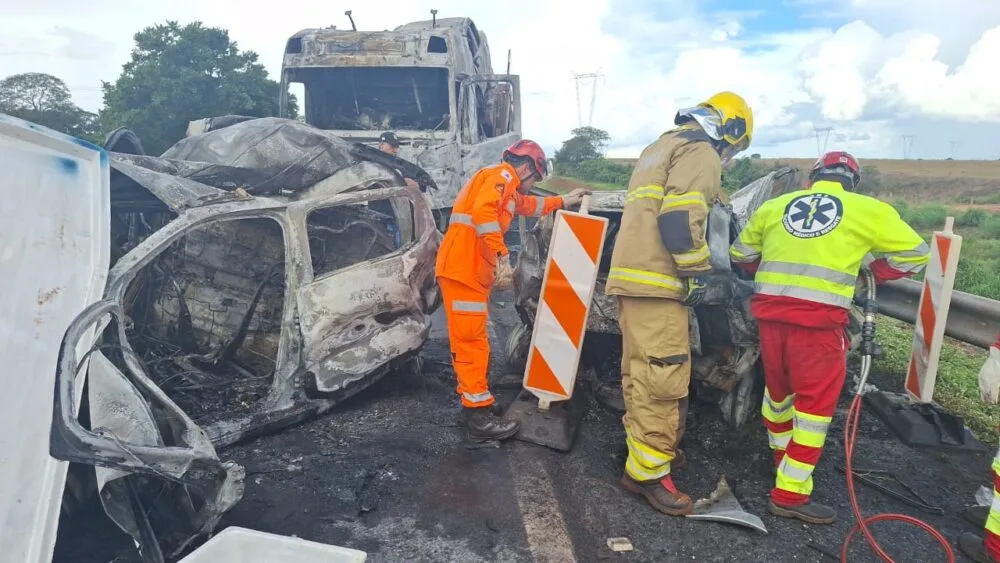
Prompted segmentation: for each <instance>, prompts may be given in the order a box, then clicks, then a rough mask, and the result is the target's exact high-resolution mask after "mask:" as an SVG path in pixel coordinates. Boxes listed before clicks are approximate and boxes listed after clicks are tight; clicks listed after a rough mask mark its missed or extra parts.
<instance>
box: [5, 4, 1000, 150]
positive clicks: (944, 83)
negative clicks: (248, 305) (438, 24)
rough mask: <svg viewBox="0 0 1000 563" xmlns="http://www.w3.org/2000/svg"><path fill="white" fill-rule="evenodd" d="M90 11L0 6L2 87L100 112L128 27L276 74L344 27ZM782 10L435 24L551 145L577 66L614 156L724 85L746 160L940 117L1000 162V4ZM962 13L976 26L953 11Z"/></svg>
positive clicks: (884, 144) (481, 7) (381, 22)
mask: <svg viewBox="0 0 1000 563" xmlns="http://www.w3.org/2000/svg"><path fill="white" fill-rule="evenodd" d="M88 1H89V2H90V4H91V5H90V6H89V8H88V10H80V9H77V8H78V6H79V5H80V2H79V1H77V2H72V1H70V0H40V1H39V2H35V3H33V5H34V8H31V9H29V8H28V7H22V8H21V9H20V10H15V11H9V10H7V11H5V17H4V19H3V21H0V76H2V75H6V74H11V73H14V72H25V71H29V70H37V71H42V72H50V73H52V74H55V75H57V76H60V77H61V78H63V79H64V80H66V81H67V83H69V84H70V86H71V87H72V88H73V90H74V98H75V99H76V100H77V102H78V103H80V104H81V105H84V107H87V109H91V110H94V109H97V108H98V107H99V106H100V103H101V97H100V91H99V86H100V81H101V80H109V81H110V80H114V79H115V77H116V76H117V74H118V72H120V69H121V65H122V64H123V63H124V62H125V61H126V60H127V58H128V53H129V51H130V49H131V46H132V45H131V36H132V34H133V33H134V32H135V31H137V30H139V29H140V28H142V27H144V26H147V25H151V24H154V23H159V22H163V21H165V20H166V19H177V20H179V21H181V22H182V23H184V22H189V21H193V20H196V19H197V20H201V21H203V22H205V24H206V25H213V26H219V27H225V28H227V29H229V30H230V34H231V37H232V38H233V39H234V40H236V41H237V42H238V43H239V45H240V47H241V48H244V49H253V50H255V51H257V52H258V53H259V54H260V55H261V62H263V63H264V64H265V65H266V66H267V68H268V70H269V71H270V72H271V73H272V75H273V76H275V77H277V74H278V72H279V70H280V64H281V53H282V48H283V46H284V42H285V39H286V38H287V37H288V36H290V35H291V34H292V33H294V32H296V31H298V30H299V29H302V28H306V27H322V26H325V25H330V24H336V25H338V27H340V28H344V27H347V26H348V25H349V23H348V21H347V18H346V17H345V16H343V11H342V9H340V8H334V7H332V5H331V4H330V3H329V2H325V1H320V0H305V1H303V2H300V3H299V4H297V5H296V9H295V10H277V11H274V10H268V11H266V12H264V11H260V12H258V11H254V10H238V11H234V10H232V8H231V6H230V5H229V3H227V2H222V1H221V0H175V1H174V2H172V3H171V4H170V6H169V7H168V6H160V5H155V4H151V5H144V6H143V7H142V8H134V9H130V10H125V9H123V8H122V6H124V5H125V4H123V3H122V2H121V1H120V0H114V1H115V2H118V3H117V4H116V5H114V6H111V5H110V4H105V3H99V2H94V1H93V0H88ZM789 1H791V2H798V3H802V2H808V3H809V4H810V6H809V12H810V13H813V14H821V15H822V16H823V17H819V18H814V19H808V20H804V23H802V25H801V26H799V28H798V29H795V28H789V27H786V28H785V29H784V30H783V31H781V32H777V33H765V34H761V33H759V32H756V31H755V29H759V28H758V27H756V26H757V25H758V24H759V23H761V22H764V23H766V22H768V21H770V19H773V18H775V16H774V15H773V14H764V13H760V12H749V11H743V12H738V11H728V12H709V11H707V9H706V8H705V7H704V5H703V4H700V3H699V2H696V1H690V0H688V1H682V0H665V1H660V2H655V3H654V2H650V1H649V0H598V1H596V2H593V3H591V4H589V5H588V6H587V9H580V8H578V7H577V5H576V2H574V1H572V0H511V1H509V2H506V3H503V4H496V3H475V4H473V3H467V2H462V1H459V0H435V1H434V2H433V7H435V8H437V9H438V16H439V17H449V16H455V15H467V16H470V17H472V18H473V19H474V20H475V21H476V23H477V24H478V25H479V26H480V28H481V29H482V30H484V31H485V33H486V35H487V37H488V40H489V43H490V47H491V49H492V60H493V65H494V69H495V70H498V71H499V70H501V69H502V68H503V66H504V65H505V63H506V58H507V56H506V55H507V50H508V49H512V51H513V66H512V69H513V71H514V72H516V73H518V74H520V75H521V81H522V91H523V99H522V101H523V106H524V108H523V117H524V120H525V127H524V129H525V131H524V133H525V135H526V136H530V137H533V138H536V139H537V140H539V141H541V142H542V143H543V144H544V145H545V146H546V148H547V149H549V150H552V149H555V148H557V147H558V145H559V143H560V142H561V141H562V140H563V139H565V138H566V137H567V136H568V134H569V131H570V129H572V128H573V127H575V126H576V125H577V108H576V94H575V89H574V83H573V79H572V76H573V73H574V72H576V73H585V72H593V71H596V70H598V69H600V70H601V73H602V74H604V75H605V76H604V77H603V79H602V80H601V81H600V82H599V83H598V87H597V103H596V111H595V115H594V123H593V124H594V126H596V127H600V128H602V129H606V130H607V131H609V132H610V133H611V135H612V138H613V143H612V148H613V151H612V154H622V153H623V152H625V153H632V154H634V153H635V152H637V151H638V150H639V149H641V147H642V146H644V145H645V144H646V143H648V142H650V141H651V140H652V139H653V138H655V137H656V136H657V135H658V134H660V133H661V132H663V131H664V130H666V129H668V128H669V127H670V126H671V125H672V122H673V117H674V113H675V112H676V110H677V109H678V108H679V107H684V106H687V105H691V104H694V103H697V102H698V101H700V100H701V99H703V98H704V97H706V96H708V95H710V94H711V93H713V92H715V91H718V90H723V89H725V90H733V91H736V92H738V93H740V94H742V95H743V96H744V97H746V98H747V100H748V101H749V102H750V104H751V105H752V107H753V109H754V112H755V126H756V135H755V143H754V146H753V147H752V148H751V151H750V152H761V153H764V154H765V155H777V154H782V155H783V156H813V155H814V154H815V151H816V141H815V137H814V135H813V129H814V127H822V126H833V127H834V134H833V135H831V139H830V145H831V146H830V148H833V146H832V145H834V144H836V145H837V146H838V147H844V148H848V149H849V150H855V151H858V152H859V153H860V154H861V155H863V156H868V157H869V158H872V157H876V156H878V157H882V156H897V157H898V156H899V154H900V152H901V151H900V149H899V143H900V141H899V135H901V134H912V131H916V130H919V129H921V127H926V126H927V124H928V123H932V121H930V120H935V121H933V123H934V127H935V130H941V129H942V128H943V129H944V130H945V131H943V132H942V133H941V135H942V136H943V137H950V136H953V135H964V136H965V137H963V139H962V140H963V141H964V142H963V145H962V146H963V147H968V149H963V150H966V151H968V156H975V157H992V158H996V157H997V156H998V155H996V154H993V153H992V152H991V151H993V150H994V149H993V148H987V143H980V142H978V141H977V140H976V139H972V138H969V136H983V138H989V139H992V135H993V134H992V127H995V126H988V125H985V124H983V125H977V124H976V123H974V122H993V123H995V122H997V121H1000V74H998V73H997V72H996V71H995V70H994V69H993V68H992V66H994V65H993V63H992V61H991V60H989V59H990V58H991V57H990V55H991V54H993V55H994V57H995V54H996V53H1000V4H997V5H996V6H994V4H996V3H994V2H984V1H983V0H950V1H949V2H947V3H943V2H940V1H937V0H854V1H853V2H852V3H843V2H840V1H834V0H789ZM945 4H947V5H945ZM74 6H76V7H74ZM104 6H107V7H104ZM431 7H432V6H431V4H429V3H427V4H425V3H420V2H412V1H407V0H385V1H383V2H381V3H379V4H378V7H377V9H376V8H374V7H373V8H371V9H366V8H364V7H360V8H361V9H357V7H356V8H355V9H354V18H355V21H356V22H357V24H358V27H359V28H360V29H391V28H392V27H395V26H396V25H399V24H401V23H405V22H408V21H414V20H420V19H428V18H429V13H428V11H429V9H430V8H431ZM43 8H44V9H43ZM963 10H965V11H964V12H963ZM963 13H964V14H968V15H967V16H966V17H956V16H955V15H956V14H963ZM515 14H516V15H515ZM522 16H524V17H522ZM781 17H785V18H786V19H787V17H786V16H781ZM112 24H113V25H112ZM102 42H104V43H103V44H102ZM67 49H68V50H69V51H67ZM589 94H590V85H589V83H587V84H586V85H584V84H582V83H581V98H582V100H581V101H582V103H583V105H584V108H583V119H584V120H586V119H587V113H588V106H589V101H590V95H589ZM963 123H964V125H961V127H960V126H959V125H960V124H963ZM987 129H990V130H989V131H987ZM952 131H953V132H952ZM987 135H989V137H986V136H987ZM934 142H936V141H934V140H932V139H927V140H926V141H925V142H923V143H921V142H920V141H919V140H918V143H917V144H916V146H919V147H926V149H925V150H926V151H928V153H927V154H921V153H920V152H919V151H918V150H917V149H916V148H915V150H914V154H915V155H919V156H923V157H925V158H926V157H934V156H937V157H944V156H948V148H949V147H948V146H947V145H948V143H947V142H944V143H945V146H943V147H939V146H938V145H936V144H933V143H934ZM977 147H978V148H977ZM997 150H1000V149H997ZM975 151H979V152H975Z"/></svg>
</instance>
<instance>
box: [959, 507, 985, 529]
mask: <svg viewBox="0 0 1000 563" xmlns="http://www.w3.org/2000/svg"><path fill="white" fill-rule="evenodd" d="M989 516H990V507H989V505H987V506H968V507H966V508H965V509H964V510H962V518H964V519H965V521H966V522H968V523H970V524H972V525H973V526H975V527H977V528H984V527H986V519H987V518H989Z"/></svg>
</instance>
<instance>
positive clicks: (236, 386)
mask: <svg viewBox="0 0 1000 563" xmlns="http://www.w3.org/2000/svg"><path fill="white" fill-rule="evenodd" d="M105 145H106V148H107V149H108V150H109V151H110V160H111V169H112V173H111V198H112V201H111V212H112V226H111V239H112V249H111V257H112V267H111V270H110V272H109V277H108V283H107V286H106V290H105V294H104V299H103V300H102V301H99V302H97V303H95V304H94V305H92V306H91V307H89V308H88V309H86V310H85V311H83V312H82V313H81V314H80V315H79V316H78V317H77V318H76V319H75V320H74V321H73V323H72V324H71V325H70V326H69V328H68V329H67V331H66V335H65V338H64V341H63V346H62V350H61V357H60V362H59V370H58V373H57V379H56V394H55V409H54V413H53V421H52V430H51V443H50V452H51V455H52V456H53V457H56V458H58V459H62V460H68V461H71V462H76V463H75V464H74V466H73V469H72V470H71V474H73V475H75V478H76V479H80V478H81V475H83V476H84V477H82V478H83V479H86V478H87V477H86V476H88V475H89V479H90V480H91V482H92V480H93V479H94V477H95V472H94V471H89V473H88V470H87V467H88V466H94V467H96V481H97V490H99V492H100V499H101V502H102V503H103V505H104V509H105V511H106V512H107V513H108V515H109V516H110V517H111V518H112V520H113V521H114V522H115V523H116V524H117V525H118V526H119V527H121V529H122V530H124V531H125V532H127V533H128V534H130V535H131V536H132V537H133V538H134V539H135V540H136V542H137V544H138V545H139V546H140V551H141V552H142V554H143V558H144V560H146V561H162V560H164V557H173V556H176V555H177V554H178V553H181V552H182V551H183V550H184V549H185V547H186V546H187V545H189V544H190V543H191V541H192V540H194V539H195V538H197V537H198V536H199V535H202V534H205V533H209V532H211V531H212V528H213V527H214V526H215V524H216V523H217V522H218V520H219V518H220V517H221V515H222V514H223V513H224V512H225V511H226V510H228V509H229V508H230V507H232V506H233V505H234V504H235V503H237V502H238V501H239V500H240V498H241V497H242V491H243V475H244V471H243V469H242V468H241V467H240V466H238V465H236V464H234V463H230V462H224V461H222V460H221V459H220V458H219V456H218V454H217V452H216V448H220V447H224V446H226V445H229V444H232V443H234V442H236V441H238V440H241V439H244V438H247V437H250V436H253V435H256V434H259V433H262V432H267V431H273V430H275V429H277V428H280V427H283V426H287V425H289V424H293V423H295V422H298V421H301V420H303V419H305V418H307V417H310V416H314V415H317V414H320V413H323V412H326V411H328V410H329V409H331V408H332V407H333V406H334V405H336V404H338V403H339V402H341V401H343V400H344V399H346V398H348V397H350V396H352V395H354V394H356V393H357V392H359V391H361V390H362V389H364V388H366V387H368V386H370V385H371V384H372V383H374V382H375V381H377V380H378V379H379V378H380V377H381V376H383V375H384V374H385V373H387V372H389V371H390V370H392V369H410V368H416V369H419V355H418V354H419V351H420V349H421V347H422V346H423V344H424V342H425V341H426V339H427V337H428V333H429V331H430V322H431V321H430V314H431V313H432V312H433V311H434V310H435V309H436V308H437V307H438V306H439V304H440V297H439V294H438V290H437V285H436V283H435V280H434V256H435V254H436V252H437V248H438V246H439V244H440V238H441V235H440V233H439V232H438V231H437V229H436V228H435V225H434V219H433V216H432V214H431V211H430V206H429V198H428V196H427V194H425V193H423V192H420V191H418V190H413V189H410V188H407V187H406V185H405V183H404V182H403V177H402V175H401V174H406V175H407V176H409V177H414V178H418V177H419V178H421V179H423V180H424V181H423V182H422V185H426V186H429V187H430V188H431V189H433V188H434V183H433V180H431V179H430V178H429V177H428V176H427V175H426V172H424V171H422V170H420V169H419V167H416V166H415V165H413V164H411V163H408V162H406V161H404V160H401V159H397V158H395V157H392V156H389V155H386V154H383V153H381V152H379V151H377V150H375V149H373V148H371V147H367V146H364V145H360V144H355V143H351V142H348V141H345V140H343V139H341V138H339V137H336V136H335V135H332V134H330V133H328V132H325V131H322V130H319V129H317V128H314V127H312V126H309V125H306V124H304V123H300V122H297V121H294V120H287V119H278V118H262V119H247V118H236V119H228V120H221V121H219V122H216V123H215V124H213V125H212V126H211V127H208V128H206V132H203V133H201V134H197V135H193V136H190V137H187V138H185V139H182V140H181V141H179V142H178V143H177V144H175V145H174V146H173V147H171V148H170V149H168V150H167V151H166V152H165V153H164V154H163V155H162V156H160V157H151V156H147V155H144V154H142V152H143V151H142V147H141V143H140V142H139V140H138V139H137V138H136V137H135V135H134V134H132V133H131V132H128V131H124V130H119V131H116V132H115V133H113V134H112V135H110V136H109V138H108V140H107V141H106V143H105ZM94 327H97V329H98V330H99V332H100V334H101V335H102V336H101V337H100V338H99V339H98V342H97V344H96V345H95V346H94V347H93V348H92V349H91V350H90V351H89V352H88V353H87V354H86V355H85V356H84V357H78V356H77V354H76V342H77V341H78V340H79V339H80V338H81V335H83V334H85V333H86V332H87V331H89V330H91V329H93V328H94ZM83 373H86V384H85V385H83V384H81V383H79V381H83V378H80V379H78V378H77V376H78V374H83ZM81 393H83V394H84V400H83V401H82V403H81V407H80V409H79V412H76V409H75V408H74V405H75V404H76V403H75V400H74V398H75V397H78V396H79V395H80V394H81ZM81 468H82V469H81ZM72 481H73V479H71V484H70V486H68V487H67V491H68V492H67V496H68V497H72V496H73V495H74V494H75V495H77V496H82V493H81V492H80V491H81V490H84V489H86V488H87V487H86V486H83V487H81V486H79V485H77V486H74V485H73V483H72ZM90 489H91V490H93V486H91V487H90ZM74 491H75V492H74Z"/></svg>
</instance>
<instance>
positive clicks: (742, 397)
mask: <svg viewBox="0 0 1000 563" xmlns="http://www.w3.org/2000/svg"><path fill="white" fill-rule="evenodd" d="M763 400H764V376H763V372H762V371H761V370H760V364H759V363H758V364H757V366H755V368H754V369H752V370H750V371H748V372H747V373H746V375H744V376H743V378H742V379H740V382H739V383H737V384H736V386H735V387H733V389H732V390H731V391H729V393H727V394H726V396H725V397H723V399H722V401H721V402H720V403H719V408H720V409H721V410H722V419H723V420H725V421H726V422H727V423H728V424H729V425H730V426H732V427H733V428H734V429H736V430H739V429H740V428H742V427H743V426H744V425H745V424H746V423H747V421H749V420H750V419H751V418H752V417H754V416H755V415H756V414H757V413H759V412H760V405H761V402H762V401H763Z"/></svg>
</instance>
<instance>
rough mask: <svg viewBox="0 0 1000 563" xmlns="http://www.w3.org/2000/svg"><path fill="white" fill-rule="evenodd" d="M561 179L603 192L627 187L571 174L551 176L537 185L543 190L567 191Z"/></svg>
mask: <svg viewBox="0 0 1000 563" xmlns="http://www.w3.org/2000/svg"><path fill="white" fill-rule="evenodd" d="M560 180H569V181H571V182H575V183H579V184H585V185H586V186H587V187H589V188H591V189H593V190H594V191H601V192H615V191H620V190H624V189H626V187H625V186H619V185H616V184H605V183H601V182H589V181H586V180H580V179H577V178H571V177H569V176H551V177H550V178H548V179H547V180H545V181H544V182H539V183H538V184H537V186H538V187H539V188H542V189H543V190H549V191H552V192H556V193H566V192H567V191H568V190H566V189H565V188H563V187H561V186H559V185H558V184H559V182H560Z"/></svg>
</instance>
